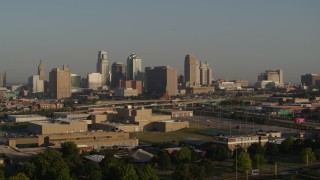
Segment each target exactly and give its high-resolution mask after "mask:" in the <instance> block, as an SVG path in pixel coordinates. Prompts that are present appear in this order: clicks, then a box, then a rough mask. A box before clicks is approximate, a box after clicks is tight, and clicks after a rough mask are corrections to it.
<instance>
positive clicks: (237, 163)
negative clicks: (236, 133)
mask: <svg viewBox="0 0 320 180" xmlns="http://www.w3.org/2000/svg"><path fill="white" fill-rule="evenodd" d="M236 180H238V151H237V147H236Z"/></svg>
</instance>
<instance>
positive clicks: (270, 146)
mask: <svg viewBox="0 0 320 180" xmlns="http://www.w3.org/2000/svg"><path fill="white" fill-rule="evenodd" d="M278 153H279V147H278V145H276V144H274V143H267V144H266V154H267V155H268V157H269V156H270V157H273V156H274V155H277V154H278Z"/></svg>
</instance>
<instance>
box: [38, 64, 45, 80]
mask: <svg viewBox="0 0 320 180" xmlns="http://www.w3.org/2000/svg"><path fill="white" fill-rule="evenodd" d="M38 75H39V80H43V81H44V80H45V78H46V76H45V74H44V65H43V62H42V60H41V59H40V63H39V66H38Z"/></svg>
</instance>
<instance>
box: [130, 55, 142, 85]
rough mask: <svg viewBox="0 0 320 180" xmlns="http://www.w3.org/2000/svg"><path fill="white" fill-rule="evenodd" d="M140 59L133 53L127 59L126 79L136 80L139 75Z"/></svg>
mask: <svg viewBox="0 0 320 180" xmlns="http://www.w3.org/2000/svg"><path fill="white" fill-rule="evenodd" d="M141 73H142V71H141V59H140V58H139V57H138V56H137V55H136V54H134V53H132V54H130V56H129V57H128V59H127V80H137V78H138V77H139V76H141Z"/></svg>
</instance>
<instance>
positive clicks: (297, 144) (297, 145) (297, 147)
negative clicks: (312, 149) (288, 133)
mask: <svg viewBox="0 0 320 180" xmlns="http://www.w3.org/2000/svg"><path fill="white" fill-rule="evenodd" d="M303 148H304V141H303V140H302V139H296V140H295V141H294V142H293V145H292V149H293V151H295V152H301V151H302V149H303Z"/></svg>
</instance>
